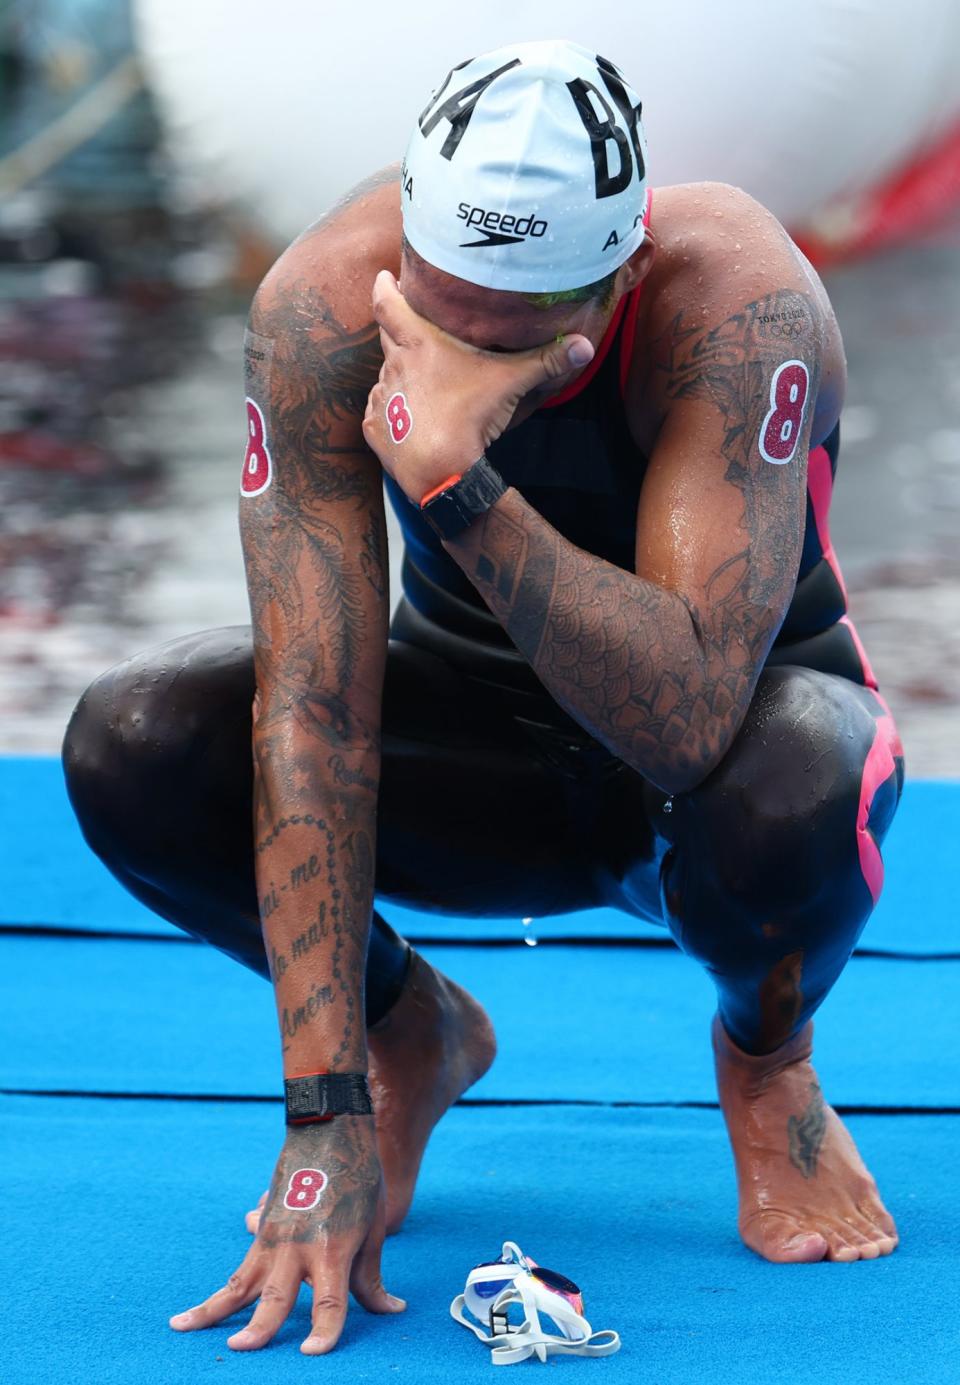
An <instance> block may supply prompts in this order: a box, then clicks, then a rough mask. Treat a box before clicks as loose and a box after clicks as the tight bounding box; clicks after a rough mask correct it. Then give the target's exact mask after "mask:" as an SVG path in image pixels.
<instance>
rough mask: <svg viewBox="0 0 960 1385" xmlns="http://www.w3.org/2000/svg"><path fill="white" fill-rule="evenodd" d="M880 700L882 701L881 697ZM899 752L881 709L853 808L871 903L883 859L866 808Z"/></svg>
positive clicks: (877, 889) (892, 728) (894, 732)
mask: <svg viewBox="0 0 960 1385" xmlns="http://www.w3.org/2000/svg"><path fill="white" fill-rule="evenodd" d="M880 700H881V702H882V701H883V699H882V698H881V699H880ZM884 707H886V703H884ZM902 753H903V751H902V748H901V746H900V737H899V735H898V734H897V728H896V726H895V725H894V723H893V717H892V716H891V715H890V713H889V711H885V712H884V714H883V716H881V717H878V718H877V730H876V734H875V735H874V738H873V744H872V745H871V747H870V750H869V752H868V753H867V758H866V761H865V763H864V766H863V777H862V778H861V780H860V803H859V806H858V808H857V851H858V853H859V856H860V870H861V871H862V872H863V878H864V880H865V881H866V882H867V889H868V890H869V891H870V894H871V896H872V897H873V902H874V904H876V902H877V900H878V899H879V898H880V891H881V890H882V889H883V858H882V856H881V855H880V848H879V846H878V845H877V843H876V841H875V840H874V836H873V833H872V832H871V831H870V827H869V825H868V824H869V821H870V809H871V807H872V806H873V798H874V794H875V793H876V792H877V789H879V787H880V785H881V784H885V783H886V781H887V780H888V779H889V778H890V776H891V775H892V774H894V773H895V772H896V765H895V764H894V758H893V757H894V755H896V754H902Z"/></svg>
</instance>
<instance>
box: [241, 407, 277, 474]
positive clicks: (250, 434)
mask: <svg viewBox="0 0 960 1385" xmlns="http://www.w3.org/2000/svg"><path fill="white" fill-rule="evenodd" d="M246 405H247V450H246V453H245V455H244V458H243V478H242V480H241V482H240V494H241V495H245V496H247V497H248V498H249V497H251V496H254V495H260V494H261V492H262V491H265V490H266V489H267V487H268V486H269V484H270V482H271V480H272V479H273V458H272V457H271V456H270V448H269V446H268V444H267V425H266V422H265V420H264V417H263V410H262V409H261V408H260V405H259V404H258V403H257V401H256V400H255V399H251V398H250V396H249V395H248V396H247V399H246Z"/></svg>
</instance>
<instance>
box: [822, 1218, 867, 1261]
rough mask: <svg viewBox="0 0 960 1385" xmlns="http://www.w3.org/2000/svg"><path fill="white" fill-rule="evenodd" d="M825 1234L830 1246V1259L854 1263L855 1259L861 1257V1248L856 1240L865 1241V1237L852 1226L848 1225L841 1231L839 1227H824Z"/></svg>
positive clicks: (828, 1257)
mask: <svg viewBox="0 0 960 1385" xmlns="http://www.w3.org/2000/svg"><path fill="white" fill-rule="evenodd" d="M823 1234H824V1236H825V1237H826V1239H827V1244H828V1245H829V1247H830V1249H829V1251H828V1252H827V1259H828V1260H835V1261H836V1262H837V1263H838V1264H844V1265H848V1264H852V1263H853V1261H854V1260H859V1259H860V1249H859V1246H858V1245H855V1244H854V1241H855V1240H857V1239H859V1240H860V1241H863V1240H865V1237H862V1236H860V1235H859V1232H856V1231H854V1230H853V1228H852V1227H850V1226H846V1227H844V1229H843V1231H840V1230H839V1229H838V1228H837V1227H835V1226H830V1227H826V1228H824V1233H823Z"/></svg>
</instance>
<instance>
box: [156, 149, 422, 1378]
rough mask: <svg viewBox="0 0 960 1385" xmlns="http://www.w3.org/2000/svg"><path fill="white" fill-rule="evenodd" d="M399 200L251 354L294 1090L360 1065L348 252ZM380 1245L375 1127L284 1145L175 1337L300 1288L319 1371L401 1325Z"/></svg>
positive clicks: (364, 712) (263, 895) (361, 306)
mask: <svg viewBox="0 0 960 1385" xmlns="http://www.w3.org/2000/svg"><path fill="white" fill-rule="evenodd" d="M398 200H399V199H398V197H397V185H396V176H395V174H394V175H393V177H392V187H391V186H390V185H389V184H388V185H386V186H384V187H383V189H382V191H380V190H378V188H377V186H376V185H373V186H371V185H369V184H368V185H367V187H366V188H363V189H361V190H360V191H359V193H358V196H357V197H356V198H354V199H352V200H348V201H347V202H346V203H345V204H342V205H341V207H340V208H339V209H338V210H337V212H336V213H335V214H334V216H333V217H332V218H331V219H330V220H329V221H326V222H324V223H321V224H320V226H318V227H317V228H315V229H314V231H312V232H311V233H308V234H307V235H306V236H305V237H302V238H301V239H300V241H298V242H297V243H296V244H295V245H294V246H293V247H291V249H290V250H289V251H288V252H287V253H286V255H284V256H283V258H282V259H281V260H280V261H279V263H278V265H277V266H276V268H275V269H274V270H273V271H272V272H271V274H270V275H269V276H268V278H267V279H266V280H265V281H264V284H263V285H262V286H261V288H260V291H259V292H258V294H257V297H256V300H255V302H254V305H253V310H252V313H251V317H250V330H249V332H248V334H247V338H246V359H247V395H248V405H247V411H248V412H247V421H248V428H249V438H248V446H247V455H246V459H245V464H244V473H243V483H242V488H241V500H240V518H241V534H242V539H243V549H244V558H245V563H246V572H247V584H248V589H249V595H250V608H251V614H252V619H253V639H254V658H255V665H256V681H257V692H256V699H255V703H254V709H253V710H254V731H253V760H254V827H255V833H256V856H255V861H256V875H257V885H258V889H259V896H260V913H261V918H262V923H263V932H264V943H265V946H266V951H267V955H268V957H269V959H270V967H271V972H272V975H273V981H274V989H275V994H276V1003H277V1014H278V1019H279V1024H280V1031H281V1038H282V1049H283V1067H284V1073H285V1075H286V1076H288V1077H292V1076H296V1075H301V1074H305V1073H316V1072H365V1071H366V1067H367V1053H366V1032H365V1024H364V1003H363V977H364V970H365V958H366V945H367V935H368V929H369V923H370V916H371V909H372V901H373V882H374V860H375V850H376V848H375V818H376V804H377V785H378V778H379V763H380V759H379V736H380V695H381V687H382V682H383V673H384V663H385V656H386V643H387V579H386V567H385V537H384V520H383V499H382V485H381V479H380V469H379V467H378V465H377V462H376V459H375V458H374V457H372V456H371V454H370V453H369V451H368V450H367V448H366V446H365V444H364V441H363V437H362V433H361V419H362V415H363V411H364V407H365V403H366V398H367V394H368V391H369V389H370V386H371V384H372V382H373V381H374V380H375V379H376V378H377V372H378V370H379V367H380V361H381V356H380V351H379V345H378V340H377V333H376V329H375V327H374V325H373V323H372V322H371V318H370V303H369V295H370V283H371V282H372V278H373V270H372V269H371V270H370V271H369V273H368V271H367V268H366V264H365V261H364V258H363V250H362V249H361V250H360V251H359V252H358V249H357V233H358V227H359V228H361V229H362V230H363V231H364V234H366V235H367V236H368V237H369V238H370V241H371V242H372V245H371V246H370V247H369V248H371V249H372V253H373V254H375V255H376V257H377V259H378V260H380V259H382V257H383V255H384V254H387V255H389V253H390V245H391V243H392V244H393V245H394V247H398V246H399V238H400V233H399V215H398V212H399V208H398V207H397V206H396V204H397V203H398ZM358 213H359V214H360V215H359V216H358V215H357V214H358ZM384 1230H385V1211H384V1201H383V1182H382V1176H381V1169H380V1162H379V1157H378V1154H377V1147H376V1139H375V1131H374V1124H373V1118H372V1116H369V1115H338V1116H335V1117H334V1118H333V1119H332V1120H330V1121H327V1122H324V1123H318V1124H308V1125H303V1126H291V1127H290V1128H289V1129H288V1130H287V1133H286V1138H285V1140H284V1143H283V1148H282V1150H281V1153H280V1156H279V1159H278V1161H277V1165H276V1170H275V1173H274V1176H273V1180H272V1182H271V1185H270V1191H269V1194H268V1197H267V1200H266V1203H265V1205H264V1208H263V1212H262V1215H261V1218H260V1225H259V1229H258V1231H257V1236H256V1240H255V1241H254V1243H253V1245H252V1246H251V1248H250V1251H249V1253H248V1254H247V1256H246V1257H245V1259H244V1261H243V1263H242V1264H241V1265H240V1266H239V1268H238V1269H237V1271H236V1272H235V1273H234V1274H233V1275H231V1276H230V1278H229V1280H228V1281H227V1283H226V1284H225V1285H224V1287H223V1288H222V1289H220V1290H219V1291H218V1292H217V1293H215V1294H213V1295H212V1296H211V1297H210V1298H209V1299H207V1300H206V1301H205V1302H204V1303H202V1304H199V1305H198V1306H197V1307H196V1308H194V1309H192V1310H190V1311H189V1312H188V1313H186V1314H183V1315H179V1316H178V1317H176V1318H174V1319H172V1320H171V1325H172V1326H173V1327H175V1328H176V1329H177V1330H180V1331H190V1330H193V1329H195V1328H202V1327H207V1326H209V1325H210V1324H211V1323H215V1322H220V1321H221V1320H222V1319H223V1318H224V1317H227V1316H228V1315H230V1314H232V1313H235V1312H237V1311H238V1310H239V1309H241V1308H245V1307H247V1305H249V1304H250V1303H252V1302H253V1301H254V1300H255V1299H257V1298H258V1297H259V1300H260V1302H259V1305H258V1307H257V1308H256V1310H255V1311H254V1313H253V1316H252V1318H251V1320H250V1322H249V1324H248V1325H247V1327H246V1328H244V1329H243V1330H242V1331H241V1332H237V1333H234V1335H233V1336H232V1337H230V1338H229V1339H228V1344H229V1345H230V1346H231V1347H232V1348H234V1349H237V1350H248V1349H255V1348H258V1347H262V1346H265V1345H266V1344H267V1343H268V1342H269V1341H270V1340H271V1338H272V1337H273V1336H274V1334H275V1333H276V1332H277V1330H278V1328H279V1327H280V1325H281V1324H282V1323H283V1321H284V1319H285V1318H286V1317H287V1314H288V1313H289V1312H290V1309H291V1308H292V1307H293V1305H294V1302H295V1301H296V1298H297V1293H298V1290H299V1288H300V1284H301V1282H302V1281H303V1280H305V1279H306V1280H308V1281H309V1282H310V1284H311V1285H312V1289H313V1324H312V1328H311V1332H310V1335H309V1337H308V1338H307V1340H306V1341H305V1342H304V1343H303V1344H302V1347H301V1350H303V1351H304V1352H306V1353H308V1354H320V1353H323V1352H326V1351H329V1350H330V1349H331V1348H332V1347H333V1346H334V1345H335V1343H336V1342H337V1340H338V1338H339V1336H340V1333H341V1330H342V1327H343V1322H344V1318H345V1315H346V1311H347V1301H348V1293H349V1292H350V1291H352V1292H353V1294H354V1295H355V1297H356V1298H357V1299H358V1301H359V1302H360V1303H361V1304H363V1306H364V1307H366V1308H368V1309H370V1310H371V1311H373V1312H377V1313H394V1312H398V1311H400V1310H401V1309H402V1308H403V1307H404V1304H403V1303H402V1301H401V1300H399V1299H395V1298H393V1297H392V1296H391V1295H390V1294H388V1293H387V1291H386V1290H385V1288H384V1286H383V1282H382V1279H381V1277H380V1255H381V1248H382V1244H383V1237H384Z"/></svg>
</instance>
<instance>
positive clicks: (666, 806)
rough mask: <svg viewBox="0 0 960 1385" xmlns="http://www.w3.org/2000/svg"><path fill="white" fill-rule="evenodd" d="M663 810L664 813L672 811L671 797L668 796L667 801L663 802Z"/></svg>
mask: <svg viewBox="0 0 960 1385" xmlns="http://www.w3.org/2000/svg"><path fill="white" fill-rule="evenodd" d="M663 811H664V812H665V813H672V812H673V798H672V797H671V798H668V799H667V801H666V803H664V805H663Z"/></svg>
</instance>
